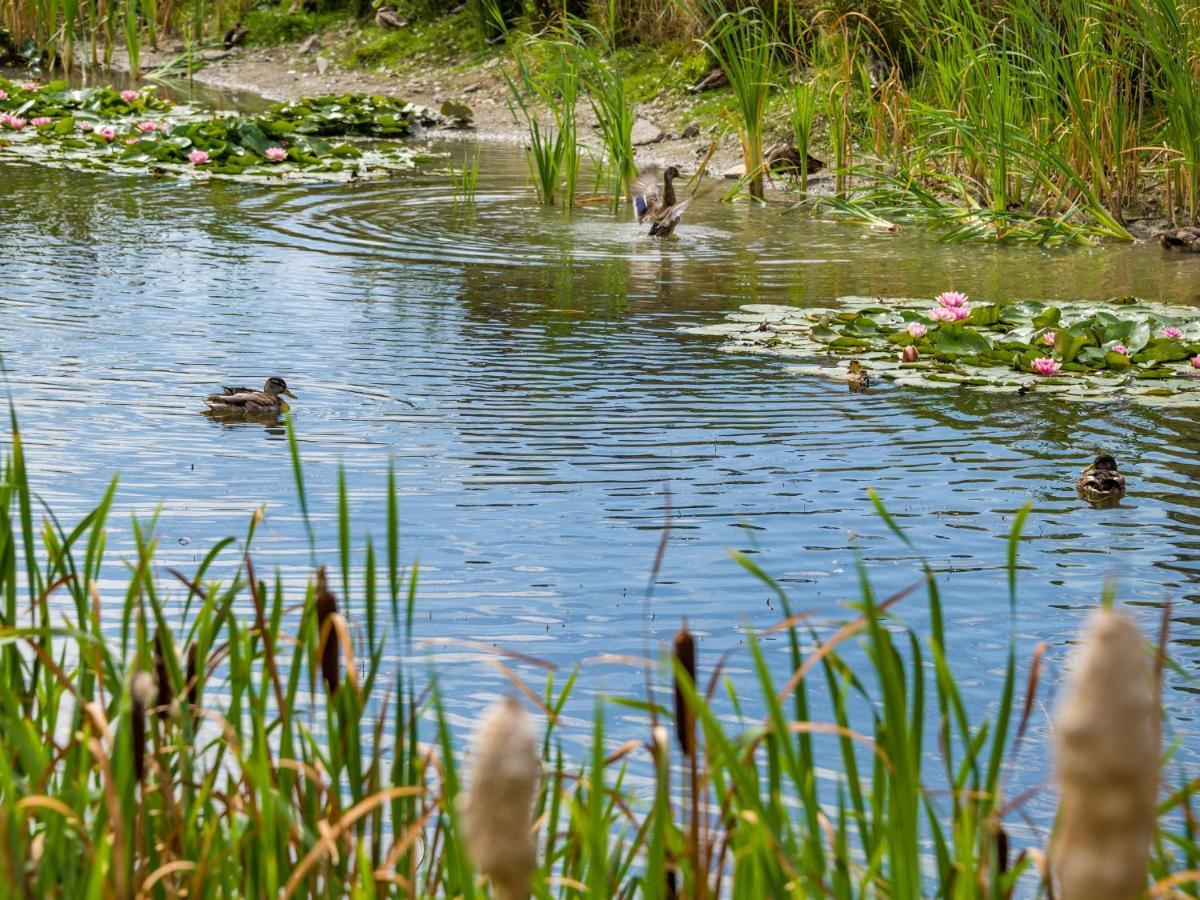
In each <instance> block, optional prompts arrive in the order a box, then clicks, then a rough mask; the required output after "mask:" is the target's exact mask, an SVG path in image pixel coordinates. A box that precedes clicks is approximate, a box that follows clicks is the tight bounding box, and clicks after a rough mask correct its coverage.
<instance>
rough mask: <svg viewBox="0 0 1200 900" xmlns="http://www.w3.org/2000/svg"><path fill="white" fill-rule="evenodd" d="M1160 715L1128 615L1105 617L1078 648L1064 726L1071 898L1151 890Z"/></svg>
mask: <svg viewBox="0 0 1200 900" xmlns="http://www.w3.org/2000/svg"><path fill="white" fill-rule="evenodd" d="M1159 716H1160V707H1159V701H1158V696H1157V692H1156V687H1155V683H1154V678H1153V676H1152V674H1151V670H1150V657H1149V655H1148V653H1147V648H1146V642H1145V640H1143V638H1142V635H1141V634H1140V633H1139V632H1138V630H1137V628H1136V626H1134V624H1133V623H1132V622H1131V621H1130V620H1129V618H1128V617H1127V616H1125V615H1124V614H1122V613H1119V612H1115V611H1113V610H1109V609H1104V610H1099V611H1098V612H1096V613H1094V614H1093V615H1092V618H1091V620H1090V621H1089V623H1088V625H1087V627H1086V629H1085V630H1084V634H1083V640H1082V643H1081V644H1080V645H1079V647H1078V648H1077V649H1076V650H1075V653H1074V657H1073V663H1072V668H1071V673H1070V676H1069V677H1068V680H1067V689H1066V692H1065V695H1064V697H1063V701H1062V704H1061V705H1060V706H1059V709H1058V714H1057V720H1056V726H1057V727H1056V731H1055V743H1056V745H1057V752H1058V760H1057V767H1058V781H1059V788H1060V791H1061V799H1060V801H1059V810H1058V826H1057V828H1056V831H1055V835H1054V838H1053V841H1052V844H1051V851H1050V864H1051V868H1052V870H1053V872H1054V874H1055V875H1056V876H1057V879H1058V882H1059V885H1060V890H1059V891H1058V892H1056V893H1057V896H1059V897H1060V898H1062V900H1127V898H1129V897H1139V896H1141V895H1142V894H1143V893H1144V892H1145V890H1146V869H1147V864H1148V862H1149V854H1150V841H1151V839H1152V837H1153V835H1154V830H1155V825H1156V821H1155V806H1156V801H1157V798H1158V769H1159Z"/></svg>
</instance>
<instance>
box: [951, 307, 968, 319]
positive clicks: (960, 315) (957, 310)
mask: <svg viewBox="0 0 1200 900" xmlns="http://www.w3.org/2000/svg"><path fill="white" fill-rule="evenodd" d="M949 309H950V312H952V313H954V318H955V319H956V320H957V319H965V318H967V317H968V316H969V315H971V311H970V310H969V309H967V308H966V307H965V306H951V307H949Z"/></svg>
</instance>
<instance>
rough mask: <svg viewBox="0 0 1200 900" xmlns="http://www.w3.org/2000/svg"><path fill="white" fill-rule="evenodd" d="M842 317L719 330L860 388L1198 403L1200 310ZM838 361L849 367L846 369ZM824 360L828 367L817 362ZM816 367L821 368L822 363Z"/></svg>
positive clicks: (738, 317)
mask: <svg viewBox="0 0 1200 900" xmlns="http://www.w3.org/2000/svg"><path fill="white" fill-rule="evenodd" d="M837 302H838V306H837V307H836V308H819V309H811V308H810V309H802V308H797V307H791V306H773V305H765V304H754V305H750V306H743V307H742V308H741V309H740V310H738V311H736V312H733V313H730V314H729V316H728V317H727V320H726V321H725V322H723V323H719V324H715V325H706V326H701V327H697V328H686V329H683V330H684V331H685V332H687V333H690V334H701V335H713V336H719V337H723V338H725V343H724V344H722V348H721V349H723V350H726V351H729V352H742V353H746V352H749V353H764V354H773V355H782V356H795V357H803V358H806V359H809V360H812V362H810V363H808V364H805V365H801V366H796V367H794V369H793V370H794V371H797V372H801V373H808V374H817V375H821V376H824V377H828V378H833V379H837V380H843V381H848V382H853V381H855V380H856V377H857V376H855V375H853V374H852V373H851V372H850V370H849V366H848V363H849V361H850V359H854V360H858V361H859V362H860V363H861V364H862V366H863V368H864V369H865V370H866V372H867V373H868V376H875V377H882V378H885V379H888V380H891V381H894V382H897V383H899V384H907V385H922V386H931V387H966V388H972V389H976V390H983V391H997V392H1007V391H1020V392H1022V393H1025V392H1028V391H1029V390H1031V389H1036V390H1037V392H1038V393H1054V394H1061V395H1063V396H1064V397H1065V398H1067V399H1074V400H1085V401H1089V400H1090V401H1107V400H1111V399H1112V398H1114V397H1116V396H1126V397H1128V398H1130V399H1131V400H1134V401H1136V402H1139V403H1145V404H1149V405H1164V406H1165V405H1169V406H1172V407H1183V406H1200V368H1197V362H1195V360H1197V359H1198V358H1200V310H1198V309H1195V308H1192V307H1185V306H1168V305H1165V304H1158V303H1152V302H1148V301H1140V300H1135V299H1132V298H1129V299H1125V300H1118V301H1110V302H1108V303H1058V304H1049V303H1042V302H1039V301H1036V300H1021V301H1014V302H1009V303H970V304H964V305H963V306H962V307H961V311H959V312H958V313H957V316H958V318H957V319H954V320H950V321H946V320H944V318H947V317H949V316H950V315H953V313H946V312H945V308H944V307H939V305H938V303H937V302H935V301H933V300H919V299H895V300H893V299H888V300H881V299H879V298H869V297H840V298H838V301H837ZM839 357H842V358H843V359H840V360H839ZM822 358H823V360H822ZM817 360H822V361H820V362H817Z"/></svg>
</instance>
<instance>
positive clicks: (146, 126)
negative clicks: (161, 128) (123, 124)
mask: <svg viewBox="0 0 1200 900" xmlns="http://www.w3.org/2000/svg"><path fill="white" fill-rule="evenodd" d="M133 127H134V128H136V129H137V130H138V131H140V132H141V133H142V134H149V133H150V132H152V131H158V126H157V125H155V124H154V123H153V122H138V123H137V125H135V126H133Z"/></svg>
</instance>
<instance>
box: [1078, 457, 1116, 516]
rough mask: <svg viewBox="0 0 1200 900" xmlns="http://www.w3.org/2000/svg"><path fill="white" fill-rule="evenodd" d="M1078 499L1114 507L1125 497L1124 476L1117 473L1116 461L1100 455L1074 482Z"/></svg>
mask: <svg viewBox="0 0 1200 900" xmlns="http://www.w3.org/2000/svg"><path fill="white" fill-rule="evenodd" d="M1075 492H1076V493H1077V494H1079V497H1080V499H1082V500H1086V501H1087V502H1088V503H1092V504H1095V505H1097V506H1115V505H1116V504H1117V503H1118V502H1119V501H1120V499H1121V498H1122V497H1124V496H1125V476H1124V475H1122V474H1121V473H1120V472H1118V471H1117V461H1116V460H1115V459H1113V458H1112V456H1111V455H1109V454H1108V453H1100V454H1098V455H1097V456H1096V459H1095V461H1094V462H1093V463H1092V464H1091V465H1090V466H1088V467H1087V468H1086V469H1084V470H1083V472H1082V473H1081V474H1080V476H1079V479H1078V480H1077V481H1076V482H1075Z"/></svg>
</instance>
